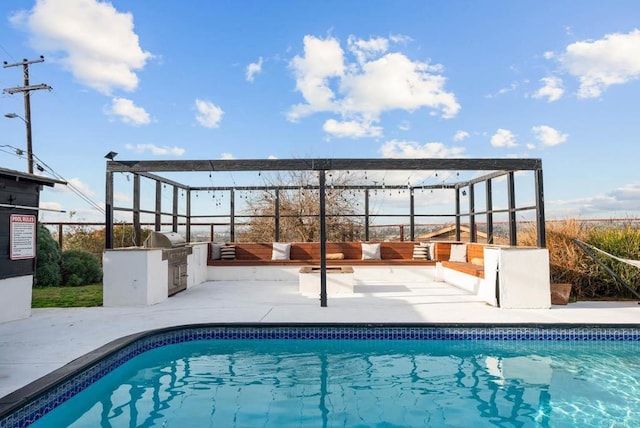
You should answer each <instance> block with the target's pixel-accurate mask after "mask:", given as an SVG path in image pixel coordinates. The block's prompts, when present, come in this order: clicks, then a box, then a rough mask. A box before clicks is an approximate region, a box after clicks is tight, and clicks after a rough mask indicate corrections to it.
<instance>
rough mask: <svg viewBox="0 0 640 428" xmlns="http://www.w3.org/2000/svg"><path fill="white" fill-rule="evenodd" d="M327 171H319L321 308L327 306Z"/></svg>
mask: <svg viewBox="0 0 640 428" xmlns="http://www.w3.org/2000/svg"><path fill="white" fill-rule="evenodd" d="M325 180H326V177H325V170H324V169H321V170H320V171H319V181H320V189H319V191H320V195H319V196H320V198H319V199H320V306H321V307H323V308H324V307H326V306H327V222H326V220H327V212H326V207H325V204H326V197H325V187H326V181H325Z"/></svg>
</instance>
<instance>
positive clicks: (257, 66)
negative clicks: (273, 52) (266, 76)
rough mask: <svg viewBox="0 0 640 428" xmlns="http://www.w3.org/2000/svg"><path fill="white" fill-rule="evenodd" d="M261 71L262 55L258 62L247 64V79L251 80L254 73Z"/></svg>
mask: <svg viewBox="0 0 640 428" xmlns="http://www.w3.org/2000/svg"><path fill="white" fill-rule="evenodd" d="M260 73H262V57H260V58H258V62H252V63H251V64H249V65H248V66H247V81H249V82H253V79H254V77H255V75H256V74H260Z"/></svg>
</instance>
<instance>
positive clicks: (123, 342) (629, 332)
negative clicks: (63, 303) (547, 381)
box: [0, 324, 640, 428]
mask: <svg viewBox="0 0 640 428" xmlns="http://www.w3.org/2000/svg"><path fill="white" fill-rule="evenodd" d="M207 339H217V340H237V339H240V340H265V339H266V340H467V341H481V340H491V341H514V340H519V341H539V342H549V341H565V342H584V341H609V342H612V341H640V327H635V326H623V327H621V326H615V327H612V326H587V325H585V326H546V325H545V326H541V325H539V326H528V325H527V326H522V325H514V326H502V325H501V326H496V325H483V326H457V325H447V326H443V325H428V326H425V325H389V324H380V325H374V324H366V325H365V324H363V325H349V326H346V325H337V324H316V325H314V324H301V325H281V324H277V325H265V324H258V325H256V324H250V325H249V324H247V325H242V324H241V325H238V324H215V325H196V326H180V327H172V328H168V329H160V330H153V331H149V332H144V333H140V334H136V335H132V336H128V337H126V338H122V339H120V340H117V341H115V342H113V343H111V344H109V345H106V346H104V347H102V348H100V349H98V350H96V351H95V352H92V353H91V354H90V355H87V356H85V357H83V358H80V359H79V360H77V361H76V362H74V363H70V364H69V365H67V366H65V367H63V368H61V369H59V370H56V371H55V372H54V373H52V374H51V375H49V376H46V378H50V380H45V382H40V383H41V384H42V383H44V384H47V383H49V385H48V386H47V387H46V388H43V385H28V386H26V387H25V388H22V389H21V390H19V391H16V392H15V393H13V394H10V395H8V396H6V397H5V398H3V399H1V400H0V428H16V427H27V426H29V425H30V424H32V423H33V422H35V421H36V420H38V419H39V418H41V417H42V416H44V415H45V414H46V413H48V412H49V411H51V410H53V409H54V408H55V407H57V406H58V405H60V404H61V403H63V402H64V401H66V400H68V399H70V398H71V397H73V396H74V395H76V394H78V393H79V392H80V391H82V390H84V389H85V388H87V387H88V386H89V385H91V384H93V383H94V382H96V381H97V380H98V379H100V378H102V377H103V376H105V375H106V374H107V373H109V372H110V371H112V370H113V369H115V368H116V367H118V366H120V365H122V364H123V363H125V362H126V361H128V360H130V359H131V358H133V357H135V356H137V355H140V354H142V353H143V352H146V351H148V350H151V349H154V348H158V347H161V346H165V345H170V344H176V343H182V342H190V341H195V340H207ZM43 379H44V378H43ZM37 383H38V381H36V382H34V384H37ZM34 388H37V389H39V390H38V391H33V390H34ZM3 407H5V409H3Z"/></svg>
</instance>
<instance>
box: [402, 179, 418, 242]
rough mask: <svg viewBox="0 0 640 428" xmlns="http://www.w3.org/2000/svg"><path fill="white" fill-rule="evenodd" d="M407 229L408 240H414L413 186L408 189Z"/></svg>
mask: <svg viewBox="0 0 640 428" xmlns="http://www.w3.org/2000/svg"><path fill="white" fill-rule="evenodd" d="M409 229H410V230H409V240H410V241H412V242H413V241H415V240H416V201H415V197H414V195H413V188H411V189H409ZM403 238H404V236H403ZM401 241H402V239H401Z"/></svg>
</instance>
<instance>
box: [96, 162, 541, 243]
mask: <svg viewBox="0 0 640 428" xmlns="http://www.w3.org/2000/svg"><path fill="white" fill-rule="evenodd" d="M376 170H378V171H398V170H408V171H428V170H431V171H433V170H435V171H481V172H487V173H485V174H484V175H480V176H478V177H476V178H473V179H470V180H465V181H458V182H454V183H448V184H430V185H417V186H407V185H384V184H382V185H380V184H373V185H347V186H340V187H339V188H341V189H359V190H363V191H364V192H365V213H364V217H365V225H364V226H365V236H364V238H365V240H367V239H368V238H369V222H368V217H369V207H368V200H369V191H371V190H377V189H385V188H386V189H403V190H405V189H407V188H408V190H409V207H410V209H409V211H410V212H409V219H410V236H411V240H413V239H414V222H415V215H414V206H415V201H414V191H415V190H416V189H453V190H454V191H455V220H456V230H457V233H458V235H457V237H458V238H459V230H460V222H461V217H462V216H463V215H465V216H468V217H469V229H470V230H471V236H472V239H473V237H474V236H475V233H474V232H475V231H476V222H475V217H476V215H478V214H483V215H485V216H486V225H487V226H486V227H487V234H488V236H489V237H490V238H489V239H490V240H492V236H493V233H492V232H493V224H494V222H493V215H494V213H498V212H504V213H506V214H507V217H508V229H509V243H510V245H516V240H517V235H516V233H517V232H516V230H517V229H516V213H517V212H518V211H522V210H535V219H536V227H537V244H538V246H539V247H544V246H545V245H546V242H545V229H544V198H543V181H542V162H541V160H540V159H431V158H429V159H259V160H257V159H247V160H237V159H232V160H171V161H136V160H130V161H118V160H109V161H108V162H107V174H106V193H105V199H106V200H105V209H106V219H105V224H106V228H107V230H106V245H105V246H106V248H108V249H110V248H113V223H114V221H113V219H114V217H113V213H114V211H130V212H132V217H133V227H134V232H135V235H136V237H137V239H138V240H139V237H140V236H141V235H140V214H141V213H147V214H153V215H154V217H155V230H160V227H161V217H162V215H163V214H167V213H166V212H164V213H163V211H162V206H161V203H160V196H159V195H160V192H161V186H166V185H169V186H172V187H173V204H172V205H173V206H172V211H171V213H169V214H170V215H171V217H172V229H173V231H174V232H176V231H177V227H178V219H179V217H181V216H180V215H179V214H178V208H177V206H178V204H177V197H178V192H179V191H182V192H186V194H187V206H186V215H182V217H184V221H185V223H186V235H187V240H190V236H191V223H192V215H191V194H192V192H197V191H203V190H204V191H210V190H213V191H228V192H230V194H231V198H230V225H231V240H232V241H233V239H234V227H233V226H234V222H235V216H236V214H235V204H234V199H235V198H234V197H233V196H234V192H235V191H240V190H274V191H275V195H276V197H275V205H276V207H275V214H274V217H275V224H276V227H275V230H276V236H274V240H275V241H278V230H279V216H278V197H277V195H278V191H279V190H287V189H293V188H296V187H295V186H269V187H266V186H204V187H203V186H197V187H196V186H189V185H187V184H183V183H178V182H176V181H174V180H170V179H168V178H164V177H162V176H159V175H157V174H158V173H163V172H164V173H166V172H208V173H212V172H223V171H229V172H234V171H242V172H247V171H254V172H263V171H315V172H317V174H318V184H317V185H315V186H312V187H313V188H314V189H317V190H318V191H319V192H320V193H319V194H320V207H319V210H320V213H319V215H320V224H321V229H322V228H323V225H324V224H325V203H324V194H325V191H324V190H325V189H326V187H327V184H326V173H327V172H328V171H376ZM488 171H490V172H488ZM518 171H531V172H533V173H534V185H535V195H536V197H535V205H533V206H526V207H516V204H515V184H514V182H515V180H514V176H515V173H516V172H518ZM119 172H120V173H131V174H133V177H134V179H133V184H132V186H133V192H132V193H133V208H123V207H116V206H114V180H113V174H114V173H119ZM140 177H145V178H147V179H150V180H152V181H154V182H155V184H156V203H155V210H153V211H149V210H141V208H140V197H141V192H140ZM501 177H506V181H507V201H508V207H507V208H506V209H502V210H496V209H494V207H493V202H492V201H493V190H492V185H491V183H492V181H493V180H496V179H498V178H501ZM478 183H484V184H485V186H484V190H485V195H484V196H485V209H484V210H483V211H482V212H478V211H476V210H475V200H476V195H475V190H474V189H475V187H476V185H477V184H478ZM461 189H465V190H464V192H465V193H466V191H467V190H468V192H469V206H468V210H467V211H466V212H464V213H463V212H462V211H461V209H462V208H461V204H460V191H461ZM324 236H325V234H324V233H323V231H322V230H321V237H320V240H321V241H322V240H323V238H324ZM489 243H492V242H491V241H490V242H489ZM136 245H141V243H140V242H136Z"/></svg>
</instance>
